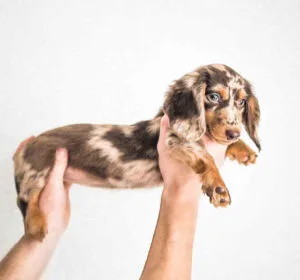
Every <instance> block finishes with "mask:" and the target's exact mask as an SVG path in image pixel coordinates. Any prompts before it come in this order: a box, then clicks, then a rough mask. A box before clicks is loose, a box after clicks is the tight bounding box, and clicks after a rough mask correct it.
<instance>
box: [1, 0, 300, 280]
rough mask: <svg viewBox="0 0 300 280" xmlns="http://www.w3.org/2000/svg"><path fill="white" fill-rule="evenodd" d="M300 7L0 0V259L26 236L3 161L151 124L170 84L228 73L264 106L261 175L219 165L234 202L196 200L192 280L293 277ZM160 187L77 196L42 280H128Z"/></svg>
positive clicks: (298, 247) (297, 258)
mask: <svg viewBox="0 0 300 280" xmlns="http://www.w3.org/2000/svg"><path fill="white" fill-rule="evenodd" d="M299 34H300V3H299V1H293V0H290V1H271V0H255V1H253V0H251V1H250V0H248V1H247V2H245V1H239V0H232V1H215V0H213V1H175V0H173V1H171V0H168V1H158V0H152V1H147V3H146V1H134V0H127V1H121V0H119V1H101V0H98V1H79V0H77V1H75V0H73V1H61V0H51V1H50V0H49V1H41V0H40V1H32V0H31V1H30V0H27V1H22V0H15V1H12V0H1V1H0V40H1V41H0V120H1V125H0V126H1V129H0V144H1V145H0V155H1V158H0V167H1V168H0V178H1V180H0V189H1V192H0V257H2V256H4V255H5V253H6V252H7V251H8V249H9V248H10V247H11V246H12V245H13V244H14V243H15V242H16V241H17V240H18V238H19V237H20V236H21V234H22V232H23V231H22V222H21V215H20V213H19V210H18V209H17V207H16V204H15V198H16V194H15V187H14V183H13V166H12V160H11V157H12V154H13V152H14V149H15V148H16V147H17V145H18V143H19V142H20V141H21V140H23V139H24V138H26V137H28V136H30V135H32V134H35V135H37V134H39V133H41V132H43V131H44V130H47V129H50V128H54V127H56V126H60V125H65V124H70V123H77V122H80V123H82V122H93V123H118V124H129V123H133V122H136V121H139V120H144V119H149V118H151V117H153V116H154V114H155V113H156V112H157V110H158V108H159V106H160V105H161V104H162V101H163V96H164V92H165V90H166V89H167V86H168V84H170V82H171V81H172V80H174V79H176V78H178V77H180V76H181V75H182V74H184V73H186V72H188V71H191V70H193V69H194V68H196V67H197V66H200V65H204V64H209V63H215V62H217V63H225V64H228V65H229V66H231V67H233V68H234V69H236V70H237V71H238V72H240V73H241V74H242V75H243V76H245V77H246V78H248V79H249V80H250V81H251V82H252V83H253V84H254V86H255V90H256V93H257V96H258V98H259V101H260V104H261V108H262V122H261V126H260V137H261V140H262V148H263V149H262V153H261V154H260V156H259V160H258V163H257V165H255V166H251V167H243V166H239V165H237V164H235V163H231V162H227V163H226V165H225V166H224V168H223V170H222V173H223V175H224V177H225V180H226V183H227V185H228V187H229V189H230V191H231V195H232V199H233V203H232V205H231V206H230V207H229V208H228V209H225V210H224V209H214V208H213V207H212V206H211V205H209V203H208V201H207V198H202V200H201V205H200V215H199V221H198V227H197V233H196V244H195V247H194V260H193V279H208V280H212V279H223V280H226V279H230V280H232V279H243V280H250V279H251V280H252V279H253V280H254V279H257V280H261V279H272V280H275V279H278V280H279V279H280V280H281V279H288V280H294V279H300V272H299V269H297V267H299V263H300V243H299V235H300V226H299V221H300V185H299V181H300V176H299V171H298V168H297V167H298V166H299V163H298V161H297V158H298V157H299V156H300V153H299V149H298V147H297V145H298V143H299V141H300V137H299V110H300V109H299V102H300V98H299V93H298V81H299V73H300V40H299ZM160 194H161V188H156V189H151V190H134V191H133V190H132V191H117V192H115V191H110V190H102V189H91V188H85V187H81V186H74V187H73V189H72V190H71V203H72V214H71V215H72V216H71V222H70V226H69V228H68V231H67V232H66V234H65V235H64V237H63V239H62V240H61V243H60V245H59V247H58V248H57V251H56V253H55V255H54V257H53V259H52V261H51V264H50V265H49V267H48V269H47V271H46V273H45V277H44V279H56V280H60V279H62V280H64V279H72V280H76V279H91V280H93V279H111V280H115V279H125V280H127V279H129V280H130V279H138V277H139V275H140V273H141V270H142V267H143V265H144V261H145V258H146V256H147V251H148V248H149V245H150V241H151V238H152V234H153V230H154V227H155V223H156V218H157V214H158V210H159V202H160Z"/></svg>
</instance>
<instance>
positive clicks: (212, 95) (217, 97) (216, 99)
mask: <svg viewBox="0 0 300 280" xmlns="http://www.w3.org/2000/svg"><path fill="white" fill-rule="evenodd" d="M206 96H207V99H208V100H209V101H211V102H213V103H219V102H220V101H221V96H220V94H218V93H216V92H211V93H209V94H207V95H206Z"/></svg>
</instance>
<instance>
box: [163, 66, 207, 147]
mask: <svg viewBox="0 0 300 280" xmlns="http://www.w3.org/2000/svg"><path fill="white" fill-rule="evenodd" d="M205 89H206V83H205V82H204V81H202V79H201V74H200V73H199V72H192V73H189V74H186V75H184V76H183V77H182V78H181V79H179V80H177V81H175V82H174V84H173V85H171V86H170V89H169V91H168V92H167V94H166V98H165V102H164V106H163V110H164V112H165V113H166V114H167V115H168V116H169V119H170V126H171V130H172V131H173V132H174V133H176V135H177V136H178V137H179V138H181V139H183V140H185V141H198V140H200V138H201V137H202V135H203V134H204V133H205V130H206V124H205V111H204V96H205Z"/></svg>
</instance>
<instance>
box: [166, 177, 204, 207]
mask: <svg viewBox="0 0 300 280" xmlns="http://www.w3.org/2000/svg"><path fill="white" fill-rule="evenodd" d="M201 193H202V183H201V182H200V181H199V180H198V179H197V180H190V181H188V182H186V183H184V184H181V185H180V184H178V183H176V182H173V183H165V185H164V189H163V193H162V200H163V201H164V202H166V203H171V204H178V203H184V202H191V203H193V202H198V201H199V198H200V195H201Z"/></svg>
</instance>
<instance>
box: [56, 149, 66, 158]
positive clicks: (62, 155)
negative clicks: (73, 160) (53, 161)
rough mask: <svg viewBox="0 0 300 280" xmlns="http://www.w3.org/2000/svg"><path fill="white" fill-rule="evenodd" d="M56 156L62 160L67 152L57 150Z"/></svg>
mask: <svg viewBox="0 0 300 280" xmlns="http://www.w3.org/2000/svg"><path fill="white" fill-rule="evenodd" d="M56 155H57V157H59V158H64V157H65V156H66V155H67V150H66V149H65V148H58V149H57V150H56Z"/></svg>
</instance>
